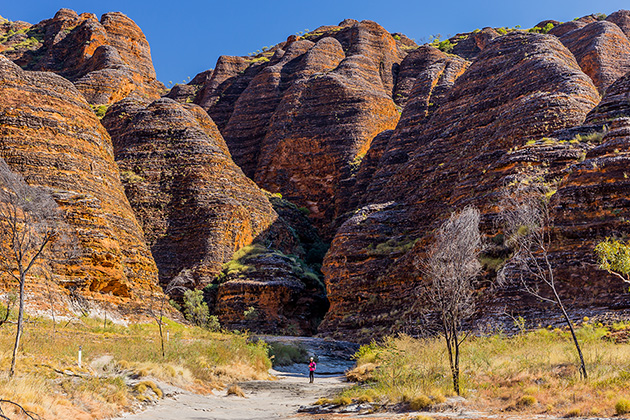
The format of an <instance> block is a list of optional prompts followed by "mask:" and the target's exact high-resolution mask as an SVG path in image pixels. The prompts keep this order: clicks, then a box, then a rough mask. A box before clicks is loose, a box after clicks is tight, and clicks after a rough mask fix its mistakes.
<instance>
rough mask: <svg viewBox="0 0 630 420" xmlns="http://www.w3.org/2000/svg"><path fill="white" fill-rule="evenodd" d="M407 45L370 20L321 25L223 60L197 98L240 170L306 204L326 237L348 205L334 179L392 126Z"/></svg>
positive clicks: (346, 174) (410, 45) (404, 39)
mask: <svg viewBox="0 0 630 420" xmlns="http://www.w3.org/2000/svg"><path fill="white" fill-rule="evenodd" d="M413 48H415V44H414V43H413V41H411V40H410V39H408V38H407V37H404V36H401V35H396V36H393V35H392V34H390V33H388V32H387V31H386V30H385V29H383V28H382V27H381V26H380V25H378V24H377V23H375V22H371V21H363V22H357V21H352V20H347V21H344V22H341V23H340V24H339V25H337V26H322V27H320V28H318V29H316V30H314V31H312V32H310V33H308V34H305V35H304V36H302V37H297V36H290V37H289V38H288V39H287V40H286V41H285V42H282V43H280V44H278V45H276V46H274V47H272V48H270V49H268V50H266V51H264V52H263V53H261V54H259V55H257V56H254V57H221V58H220V59H219V61H218V62H217V65H216V67H215V70H214V71H213V73H212V76H209V77H205V78H199V79H198V80H205V82H204V85H203V86H202V87H201V89H200V92H199V94H198V95H197V97H196V99H195V102H196V103H198V104H200V105H201V106H202V107H203V108H204V109H206V110H207V111H208V113H209V114H210V115H211V116H212V118H213V119H215V121H216V122H217V126H218V127H219V129H220V130H221V132H222V134H223V136H224V138H225V140H226V143H227V145H228V147H229V148H230V152H231V153H232V156H233V158H234V161H235V162H236V163H237V164H238V165H239V166H240V167H241V168H242V169H243V171H244V172H245V174H246V175H247V176H249V177H251V178H252V179H254V180H255V181H256V182H257V184H258V185H260V186H261V187H263V188H266V189H269V190H270V191H273V192H279V193H282V194H283V195H285V196H286V197H288V198H289V199H291V200H292V201H295V202H296V203H298V204H299V205H300V206H303V207H305V208H308V209H309V210H310V212H311V216H310V217H311V219H312V220H313V221H314V222H315V223H316V224H317V226H318V227H319V228H320V229H322V232H323V233H324V235H325V236H328V237H330V236H331V235H332V229H333V228H332V227H331V223H332V221H333V219H334V218H335V217H336V216H337V215H338V214H341V213H343V212H345V211H346V210H347V209H345V208H343V206H342V205H341V201H343V200H341V201H340V200H339V198H340V196H344V195H347V194H348V193H346V192H340V193H337V190H338V189H343V186H342V182H341V181H342V180H344V179H347V178H348V177H350V176H351V175H352V174H351V172H352V171H354V168H355V167H358V162H359V161H360V159H361V158H362V157H363V156H364V155H365V153H366V152H367V150H368V148H369V145H370V143H371V141H372V139H373V138H374V136H376V135H377V134H378V133H379V132H381V131H383V130H386V129H393V128H394V127H395V125H396V122H397V120H398V114H399V113H398V111H397V109H396V107H395V104H394V102H393V100H392V95H393V94H394V89H395V86H396V82H397V78H398V73H399V66H400V63H401V61H402V59H403V58H404V57H405V56H406V55H407V51H408V50H410V49H413ZM296 152H299V154H297V155H296ZM305 154H308V155H309V157H308V158H305V159H296V156H302V155H305ZM344 202H345V201H344Z"/></svg>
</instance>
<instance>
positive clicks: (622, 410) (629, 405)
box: [615, 398, 630, 415]
mask: <svg viewBox="0 0 630 420" xmlns="http://www.w3.org/2000/svg"><path fill="white" fill-rule="evenodd" d="M615 413H616V414H618V415H622V414H628V413H630V399H628V398H619V399H618V400H617V402H616V403H615Z"/></svg>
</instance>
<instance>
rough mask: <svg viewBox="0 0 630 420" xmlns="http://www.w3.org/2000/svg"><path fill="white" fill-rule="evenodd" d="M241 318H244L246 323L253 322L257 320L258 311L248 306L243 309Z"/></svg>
mask: <svg viewBox="0 0 630 420" xmlns="http://www.w3.org/2000/svg"><path fill="white" fill-rule="evenodd" d="M243 318H245V319H246V320H248V321H255V320H257V319H258V310H257V309H256V308H254V307H253V306H250V307H249V308H247V309H245V310H244V311H243Z"/></svg>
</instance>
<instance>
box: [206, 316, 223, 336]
mask: <svg viewBox="0 0 630 420" xmlns="http://www.w3.org/2000/svg"><path fill="white" fill-rule="evenodd" d="M207 328H208V329H209V330H210V331H214V332H218V331H220V330H221V323H220V322H219V317H218V316H216V315H210V316H209V317H208V324H207Z"/></svg>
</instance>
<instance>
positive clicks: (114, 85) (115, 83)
mask: <svg viewBox="0 0 630 420" xmlns="http://www.w3.org/2000/svg"><path fill="white" fill-rule="evenodd" d="M6 25H11V24H4V25H3V26H6ZM18 35H19V36H18V37H10V38H8V39H7V40H6V41H5V43H4V45H5V49H4V51H2V54H4V55H5V56H7V57H8V58H10V59H11V60H13V61H14V62H16V63H17V64H18V65H20V66H21V67H23V68H24V69H28V70H38V71H53V72H55V73H58V74H60V75H61V76H63V77H65V78H67V79H69V80H71V81H72V82H74V83H75V85H76V86H77V88H78V89H79V91H81V93H83V95H84V96H85V97H86V99H87V100H88V102H89V103H91V104H111V103H113V102H116V101H118V100H120V99H123V98H125V97H127V96H129V95H130V94H132V93H135V94H136V95H139V96H140V97H143V98H146V99H157V98H158V97H159V94H160V91H161V90H162V89H163V85H162V84H161V83H160V82H158V81H157V80H156V76H155V70H154V68H153V63H152V61H151V53H150V49H149V44H148V42H147V40H146V38H145V36H144V34H143V33H142V31H141V30H140V28H138V26H137V25H136V24H135V23H134V22H133V21H132V20H131V19H129V18H128V17H127V16H125V15H123V14H122V13H118V12H116V13H106V14H104V15H103V16H102V17H101V20H100V22H99V21H98V20H97V18H96V16H95V15H93V14H91V13H82V14H81V15H77V13H76V12H74V11H72V10H69V9H61V10H60V11H59V12H57V14H56V15H55V17H54V18H52V19H47V20H44V21H42V22H39V23H38V24H36V25H29V26H28V28H24V29H23V33H22V34H18Z"/></svg>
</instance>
